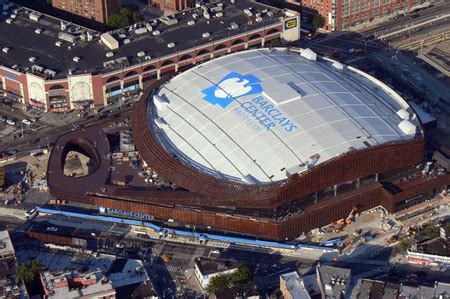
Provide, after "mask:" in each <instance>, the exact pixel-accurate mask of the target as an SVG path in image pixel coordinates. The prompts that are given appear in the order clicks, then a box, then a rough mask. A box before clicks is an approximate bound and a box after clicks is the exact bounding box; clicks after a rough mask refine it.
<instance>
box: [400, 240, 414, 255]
mask: <svg viewBox="0 0 450 299" xmlns="http://www.w3.org/2000/svg"><path fill="white" fill-rule="evenodd" d="M410 248H411V240H410V239H402V240H401V241H400V244H399V249H400V252H401V253H402V254H405V253H406V251H407V250H408V249H410Z"/></svg>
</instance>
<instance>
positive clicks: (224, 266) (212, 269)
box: [194, 257, 242, 275]
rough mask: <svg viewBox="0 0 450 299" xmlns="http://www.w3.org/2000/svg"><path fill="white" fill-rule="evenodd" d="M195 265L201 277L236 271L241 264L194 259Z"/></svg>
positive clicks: (229, 261)
mask: <svg viewBox="0 0 450 299" xmlns="http://www.w3.org/2000/svg"><path fill="white" fill-rule="evenodd" d="M194 262H195V264H196V265H197V267H198V269H199V271H200V273H201V274H202V275H209V274H214V273H218V272H223V271H228V270H231V269H237V268H239V267H240V266H242V264H240V263H238V262H236V261H233V260H221V259H213V258H200V257H198V258H195V260H194Z"/></svg>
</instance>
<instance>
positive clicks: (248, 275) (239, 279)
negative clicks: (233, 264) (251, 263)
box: [230, 266, 253, 285]
mask: <svg viewBox="0 0 450 299" xmlns="http://www.w3.org/2000/svg"><path fill="white" fill-rule="evenodd" d="M252 277H253V273H252V271H251V270H250V269H249V267H247V266H242V267H239V269H237V271H235V272H233V273H231V274H230V283H231V284H233V285H239V284H242V283H245V282H247V281H249V280H250V279H252Z"/></svg>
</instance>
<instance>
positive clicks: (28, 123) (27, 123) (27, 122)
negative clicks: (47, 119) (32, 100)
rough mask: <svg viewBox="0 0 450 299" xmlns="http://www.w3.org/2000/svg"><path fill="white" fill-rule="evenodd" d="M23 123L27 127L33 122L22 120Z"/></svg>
mask: <svg viewBox="0 0 450 299" xmlns="http://www.w3.org/2000/svg"><path fill="white" fill-rule="evenodd" d="M22 123H24V124H26V125H27V126H29V125H31V121H30V120H28V119H22Z"/></svg>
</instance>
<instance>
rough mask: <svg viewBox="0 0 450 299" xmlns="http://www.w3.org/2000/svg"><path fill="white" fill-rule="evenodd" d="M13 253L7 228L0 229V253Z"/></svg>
mask: <svg viewBox="0 0 450 299" xmlns="http://www.w3.org/2000/svg"><path fill="white" fill-rule="evenodd" d="M11 253H12V254H14V247H13V244H12V242H11V238H10V237H9V233H8V231H7V230H3V231H0V255H3V254H11Z"/></svg>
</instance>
